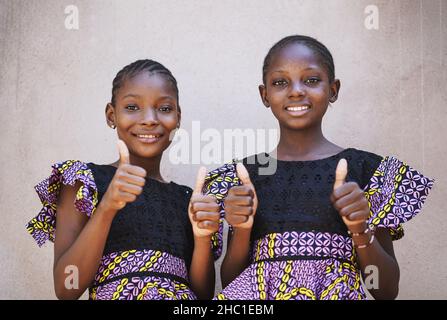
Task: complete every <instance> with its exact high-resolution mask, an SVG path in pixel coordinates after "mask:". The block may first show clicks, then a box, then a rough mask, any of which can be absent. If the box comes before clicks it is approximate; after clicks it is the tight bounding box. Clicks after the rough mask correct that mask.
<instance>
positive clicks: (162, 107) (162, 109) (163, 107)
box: [159, 105, 174, 113]
mask: <svg viewBox="0 0 447 320" xmlns="http://www.w3.org/2000/svg"><path fill="white" fill-rule="evenodd" d="M173 109H174V108H173V107H172V106H170V105H164V106H161V107H160V108H159V110H160V111H161V112H166V113H168V112H171V111H172V110H173Z"/></svg>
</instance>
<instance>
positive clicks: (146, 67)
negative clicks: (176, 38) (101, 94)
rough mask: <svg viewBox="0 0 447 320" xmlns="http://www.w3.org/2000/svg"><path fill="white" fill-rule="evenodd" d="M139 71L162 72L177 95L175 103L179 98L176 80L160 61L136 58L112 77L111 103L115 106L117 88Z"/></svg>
mask: <svg viewBox="0 0 447 320" xmlns="http://www.w3.org/2000/svg"><path fill="white" fill-rule="evenodd" d="M141 72H148V73H150V74H162V75H165V76H166V78H167V79H168V80H169V81H170V82H171V84H172V86H173V87H174V90H175V94H176V96H177V103H178V100H179V94H178V87H177V80H176V79H175V78H174V76H173V75H172V73H171V71H169V70H168V68H166V67H165V66H164V65H162V64H161V63H159V62H157V61H154V60H149V59H145V60H137V61H135V62H132V63H131V64H129V65H127V66H125V67H124V68H122V69H121V70H120V71H119V72H118V73H117V74H116V76H115V79H113V87H112V100H111V102H112V105H113V106H115V102H116V101H115V96H116V94H117V92H118V90H119V89H120V88H121V87H122V86H123V84H124V82H125V81H126V80H128V79H131V78H133V77H135V76H136V75H138V74H139V73H141Z"/></svg>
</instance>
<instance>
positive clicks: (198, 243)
mask: <svg viewBox="0 0 447 320" xmlns="http://www.w3.org/2000/svg"><path fill="white" fill-rule="evenodd" d="M189 278H190V281H191V289H192V290H193V291H194V292H195V293H196V294H197V297H198V298H199V299H211V298H212V297H213V295H214V282H215V270H214V257H213V253H212V251H211V237H200V238H199V237H194V252H193V255H192V261H191V267H190V269H189Z"/></svg>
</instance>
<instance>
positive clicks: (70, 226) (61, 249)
mask: <svg viewBox="0 0 447 320" xmlns="http://www.w3.org/2000/svg"><path fill="white" fill-rule="evenodd" d="M118 148H119V153H120V162H119V166H118V168H117V170H116V172H115V175H114V176H113V179H112V181H111V182H110V184H109V186H108V188H107V191H106V192H105V194H104V196H103V197H102V200H101V202H100V203H99V205H98V207H97V209H96V211H95V212H94V214H93V216H92V217H91V218H90V219H88V218H87V217H86V216H84V215H82V214H81V213H79V212H78V211H77V210H76V208H75V207H74V205H73V203H74V200H75V197H76V192H77V190H78V189H79V187H80V186H81V183H80V182H77V183H76V184H75V186H74V187H71V186H63V187H62V190H61V194H60V197H59V202H58V206H57V219H56V236H55V243H54V267H53V277H54V289H55V292H56V296H57V297H58V298H59V299H78V298H79V297H80V296H81V295H82V293H83V292H84V291H85V290H86V289H87V288H88V287H89V285H90V284H91V283H92V281H93V279H94V277H95V274H96V271H97V270H98V267H99V264H100V261H101V257H102V254H103V251H104V246H105V243H106V240H107V236H108V234H109V230H110V226H111V225H112V221H113V218H114V217H115V215H116V213H117V212H118V211H119V210H120V209H122V208H124V207H125V206H126V204H127V203H129V202H133V201H135V199H136V198H137V196H138V195H139V194H141V192H142V191H143V186H144V184H145V179H144V178H145V177H146V171H145V170H144V169H143V168H140V167H137V166H133V165H131V164H130V163H129V151H128V150H127V147H126V145H125V144H124V142H122V141H121V140H119V142H118ZM67 266H74V267H75V268H77V271H78V276H79V282H78V288H77V289H76V288H71V286H70V287H69V288H67V286H66V285H65V280H66V277H67V275H66V274H65V269H66V268H67ZM75 270H76V269H75Z"/></svg>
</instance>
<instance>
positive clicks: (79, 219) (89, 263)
mask: <svg viewBox="0 0 447 320" xmlns="http://www.w3.org/2000/svg"><path fill="white" fill-rule="evenodd" d="M80 186H81V183H79V182H78V183H76V185H75V186H74V187H72V186H64V187H63V188H62V190H61V195H60V198H59V199H60V200H59V204H58V209H57V221H56V236H55V242H54V267H53V277H54V289H55V292H56V296H57V297H58V298H59V299H78V298H79V297H80V296H81V295H82V294H83V293H84V291H85V290H86V289H87V288H88V287H89V286H90V284H91V283H92V281H93V279H94V276H95V273H96V271H97V270H98V267H99V263H100V260H101V257H102V253H103V251H104V246H105V243H106V240H107V235H108V233H109V230H110V226H111V223H112V220H113V216H114V214H113V212H111V211H107V210H105V209H104V208H103V207H102V206H101V205H99V206H98V209H97V210H96V212H95V213H94V214H93V216H92V218H91V219H88V217H86V216H85V215H83V214H81V213H80V212H78V211H77V210H76V208H75V207H74V205H73V202H74V200H75V197H76V190H78V189H79V187H80ZM67 266H74V267H76V268H77V270H78V275H79V283H78V289H75V288H73V289H71V288H70V287H69V288H67V287H66V285H65V281H66V278H67V274H66V273H65V269H66V267H67Z"/></svg>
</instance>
